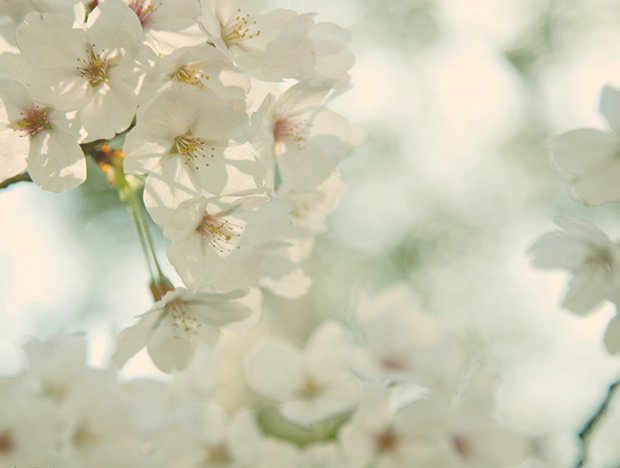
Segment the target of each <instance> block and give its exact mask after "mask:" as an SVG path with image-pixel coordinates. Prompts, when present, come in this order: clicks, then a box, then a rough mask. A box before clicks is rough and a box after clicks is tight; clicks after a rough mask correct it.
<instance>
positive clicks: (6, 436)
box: [0, 431, 15, 454]
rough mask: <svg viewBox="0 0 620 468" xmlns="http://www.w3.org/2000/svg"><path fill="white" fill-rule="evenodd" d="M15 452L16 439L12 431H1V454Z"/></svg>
mask: <svg viewBox="0 0 620 468" xmlns="http://www.w3.org/2000/svg"><path fill="white" fill-rule="evenodd" d="M13 450H15V438H14V437H13V434H12V433H11V431H0V454H3V453H11V452H12V451H13Z"/></svg>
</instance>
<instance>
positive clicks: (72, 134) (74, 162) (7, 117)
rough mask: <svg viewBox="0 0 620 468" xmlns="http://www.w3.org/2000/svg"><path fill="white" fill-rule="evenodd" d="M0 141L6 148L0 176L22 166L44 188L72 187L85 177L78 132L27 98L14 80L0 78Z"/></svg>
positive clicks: (27, 93)
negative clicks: (0, 127)
mask: <svg viewBox="0 0 620 468" xmlns="http://www.w3.org/2000/svg"><path fill="white" fill-rule="evenodd" d="M0 102H1V105H0V125H1V126H2V129H1V130H0V141H1V142H2V145H3V147H4V148H5V156H4V157H3V164H2V165H1V166H0V178H2V179H3V180H4V179H6V178H8V177H11V176H14V175H16V174H18V173H20V172H22V171H23V170H24V169H27V170H28V173H29V174H30V176H31V177H32V179H33V180H34V182H35V183H36V184H37V185H38V186H40V187H41V188H44V189H46V190H50V191H53V192H59V191H61V190H63V189H65V188H67V189H72V188H75V187H77V186H78V185H79V184H81V183H82V182H84V180H85V179H86V160H85V159H84V153H83V152H82V149H81V148H80V146H79V145H78V138H79V135H78V132H77V130H76V128H75V126H74V125H73V123H72V122H70V121H69V120H67V119H66V118H65V116H64V115H63V114H62V113H59V112H58V111H57V110H56V109H54V108H53V107H51V106H47V105H45V104H43V103H41V102H39V101H35V100H33V99H32V98H31V97H30V94H29V92H28V90H27V89H26V88H25V87H24V86H23V85H22V84H20V83H18V82H17V81H14V80H9V79H4V78H0Z"/></svg>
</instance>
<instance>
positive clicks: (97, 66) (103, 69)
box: [75, 44, 110, 88]
mask: <svg viewBox="0 0 620 468" xmlns="http://www.w3.org/2000/svg"><path fill="white" fill-rule="evenodd" d="M94 48H95V44H91V47H90V48H88V49H86V50H85V51H86V59H81V58H79V57H78V58H77V61H78V63H79V64H80V65H78V66H77V67H75V68H76V69H77V70H78V71H79V72H80V76H81V77H82V78H86V79H87V80H88V81H89V83H90V85H91V86H92V87H93V88H95V87H97V86H99V85H100V84H101V83H103V82H104V81H107V79H108V69H109V67H110V64H109V63H108V60H107V59H106V57H105V53H104V52H101V53H96V52H95V50H94Z"/></svg>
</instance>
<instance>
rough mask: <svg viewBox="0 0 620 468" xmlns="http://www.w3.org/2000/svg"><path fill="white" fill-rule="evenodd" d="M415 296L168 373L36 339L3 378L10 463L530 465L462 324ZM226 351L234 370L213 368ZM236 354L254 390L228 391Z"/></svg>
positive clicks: (210, 351)
mask: <svg viewBox="0 0 620 468" xmlns="http://www.w3.org/2000/svg"><path fill="white" fill-rule="evenodd" d="M414 303H415V300H414V297H413V296H412V293H411V291H410V290H409V289H408V288H406V287H404V286H403V287H396V288H392V289H388V290H385V291H383V292H381V293H379V294H375V295H365V296H364V297H362V298H361V300H360V302H359V304H358V306H357V307H356V310H355V313H354V314H353V319H354V321H355V333H352V331H353V329H351V328H348V327H346V326H345V325H344V324H342V323H341V322H337V321H334V320H328V321H324V322H322V324H320V325H319V326H318V327H317V328H316V329H315V330H314V331H313V332H312V334H311V335H310V336H309V338H308V339H307V340H306V342H305V344H304V345H303V346H300V345H298V344H296V343H293V342H291V341H290V340H289V339H287V338H284V337H276V336H274V335H267V336H263V337H262V338H260V337H258V338H257V336H254V337H253V341H254V345H253V346H251V347H249V348H248V349H247V350H246V351H245V352H243V353H240V354H239V355H238V356H236V357H235V358H232V357H231V355H230V349H231V348H234V346H235V345H234V342H235V341H237V342H239V341H245V340H247V339H248V338H249V337H248V336H241V335H240V334H235V333H226V334H225V337H224V339H223V340H221V341H219V342H218V343H217V344H215V345H214V346H212V347H207V346H199V349H198V350H197V354H196V358H195V359H194V360H193V361H192V362H191V364H190V365H189V366H188V368H187V369H185V370H184V371H181V372H174V373H173V374H171V376H170V378H169V379H168V380H166V381H161V380H152V379H146V378H141V379H136V378H134V379H131V380H128V381H127V380H124V379H121V378H119V376H118V368H117V366H116V365H115V364H114V363H111V364H109V365H106V366H105V367H103V368H101V367H93V366H89V365H87V350H86V348H87V346H86V340H85V337H84V336H82V335H59V336H56V337H54V338H52V339H49V340H48V341H45V342H39V341H37V340H31V341H29V342H27V343H26V344H25V345H24V347H23V350H24V354H25V355H26V358H27V365H26V370H25V371H24V372H23V373H22V374H21V375H18V376H16V377H11V378H5V379H4V380H3V381H2V382H1V385H0V394H1V395H2V399H1V401H2V403H1V405H2V414H3V415H4V417H3V419H2V420H1V421H0V462H1V463H2V464H3V466H4V465H7V466H10V465H13V464H16V465H20V464H23V463H28V464H29V465H35V466H52V465H53V466H63V467H64V466H67V467H72V466H76V467H77V466H89V467H90V466H92V467H95V468H96V467H107V466H119V467H125V466H127V467H129V466H132V467H135V466H149V467H162V468H163V467H187V468H193V467H195V468H198V467H203V466H206V467H228V468H246V467H247V468H251V467H264V468H267V467H286V468H312V467H315V468H319V467H320V468H362V467H367V466H376V467H380V468H397V467H398V468H401V467H404V466H433V467H438V468H459V467H472V468H473V467H476V468H481V467H486V468H496V467H503V466H506V467H508V466H514V465H515V464H517V463H520V462H522V461H524V460H525V459H526V458H527V457H528V456H529V455H530V454H531V453H532V451H533V449H534V445H533V444H532V442H531V441H530V439H529V438H527V437H525V436H523V435H519V434H517V433H515V432H514V431H512V430H510V429H508V428H507V427H505V426H503V425H502V424H500V423H499V422H498V421H497V420H496V419H495V418H494V417H493V416H492V410H493V394H494V389H495V386H496V378H495V377H493V376H492V374H490V373H489V372H487V371H483V370H477V371H475V372H472V370H471V369H470V368H469V367H468V366H467V364H466V360H465V354H464V353H463V347H462V345H461V342H460V340H459V338H458V337H457V335H456V334H455V332H454V330H451V329H449V328H447V327H446V326H445V325H443V324H442V323H441V322H440V321H438V320H435V319H433V318H431V317H430V316H428V315H426V314H424V313H422V312H421V311H419V310H418V309H417V308H416V307H415V306H414V305H413V304H414ZM231 344H232V346H231ZM226 353H228V356H227V359H228V361H229V362H227V366H226V368H223V367H218V366H214V365H213V362H214V361H217V360H219V359H221V358H218V357H217V356H218V355H224V354H226ZM224 359H226V358H224ZM231 359H233V360H237V361H239V362H238V364H239V365H240V367H241V368H242V369H243V371H242V375H241V377H240V380H242V381H243V385H246V386H247V387H248V388H249V389H250V390H249V391H247V392H246V393H245V394H244V395H243V396H241V397H239V398H237V399H236V400H235V401H234V402H233V401H231V399H230V398H227V397H229V395H230V392H231V391H232V390H233V388H232V387H234V386H235V385H239V382H237V383H234V382H231V379H230V376H226V375H225V374H226V373H227V372H228V371H229V370H230V367H231V362H230V361H231ZM93 402H96V404H93ZM257 402H260V403H257ZM25 408H27V410H26V409H25ZM282 427H285V428H288V431H287V432H284V433H283V432H282ZM291 427H297V429H296V430H295V431H293V430H291V429H290V428H291Z"/></svg>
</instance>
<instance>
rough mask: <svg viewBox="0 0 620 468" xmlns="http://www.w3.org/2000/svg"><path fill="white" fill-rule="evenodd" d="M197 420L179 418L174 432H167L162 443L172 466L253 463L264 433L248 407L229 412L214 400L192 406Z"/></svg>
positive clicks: (237, 467)
mask: <svg viewBox="0 0 620 468" xmlns="http://www.w3.org/2000/svg"><path fill="white" fill-rule="evenodd" d="M194 413H197V416H198V424H197V425H189V424H187V423H186V421H187V418H185V419H184V420H183V421H182V424H181V427H180V428H179V430H177V431H176V434H169V435H166V437H165V438H166V439H171V440H162V445H163V446H164V448H165V450H166V451H167V452H168V453H169V455H168V457H169V458H170V460H172V461H171V462H169V463H167V464H166V466H170V467H173V468H181V467H187V466H192V467H194V466H195V467H198V466H209V467H210V466H214V467H221V468H245V467H250V466H256V464H257V462H258V461H259V460H260V458H261V443H262V440H263V435H262V433H261V431H260V429H259V427H258V424H257V423H256V420H255V416H254V414H253V413H252V412H251V411H250V410H247V409H245V410H241V411H238V412H237V413H236V414H234V415H233V416H232V417H231V416H229V415H228V414H227V413H226V411H224V410H223V409H222V408H220V407H219V406H217V405H214V404H211V403H209V404H206V405H202V406H201V407H198V408H196V409H195V410H194Z"/></svg>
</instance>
